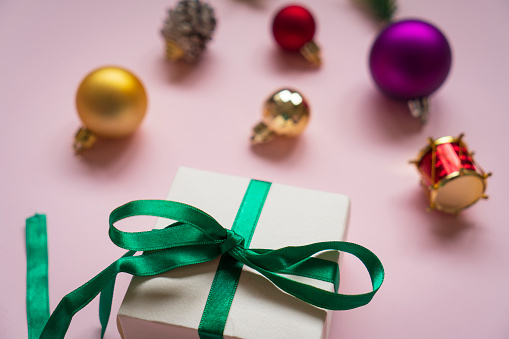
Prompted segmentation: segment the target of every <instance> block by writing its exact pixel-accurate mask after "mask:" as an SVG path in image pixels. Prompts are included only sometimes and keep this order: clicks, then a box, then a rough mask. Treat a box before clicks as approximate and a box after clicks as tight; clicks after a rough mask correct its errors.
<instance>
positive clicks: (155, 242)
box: [26, 200, 384, 339]
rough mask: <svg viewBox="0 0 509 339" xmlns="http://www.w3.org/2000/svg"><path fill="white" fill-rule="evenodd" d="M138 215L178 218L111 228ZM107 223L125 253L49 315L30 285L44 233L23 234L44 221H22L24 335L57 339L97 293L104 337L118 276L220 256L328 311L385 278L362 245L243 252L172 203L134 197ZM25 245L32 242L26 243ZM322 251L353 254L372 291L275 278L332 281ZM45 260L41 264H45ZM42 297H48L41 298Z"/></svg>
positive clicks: (224, 233) (196, 214) (200, 216)
mask: <svg viewBox="0 0 509 339" xmlns="http://www.w3.org/2000/svg"><path fill="white" fill-rule="evenodd" d="M142 215H143V216H155V217H161V218H167V219H172V220H176V221H177V222H176V223H174V224H172V225H169V226H168V227H166V228H164V229H155V230H151V231H147V232H122V231H120V230H119V229H117V228H116V227H115V226H114V224H115V223H116V222H117V221H120V220H122V219H125V218H128V217H132V216H142ZM109 224H110V227H109V236H110V239H111V240H112V242H113V243H114V244H116V245H117V246H119V247H121V248H124V249H127V250H129V252H127V253H126V254H125V255H124V256H122V257H121V258H120V259H118V260H116V261H115V262H113V263H112V264H111V265H110V266H108V267H107V268H106V269H104V270H103V271H102V272H100V273H99V274H98V275H96V276H95V277H94V278H92V279H91V280H89V281H88V282H87V283H85V284H84V285H82V286H80V287H79V288H77V289H76V290H74V291H72V292H70V293H69V294H67V295H66V296H65V297H64V298H62V300H61V301H60V303H59V304H58V306H57V307H56V308H55V310H54V311H53V313H52V314H51V316H49V317H48V313H49V312H47V311H45V309H44V305H47V284H46V285H45V286H44V287H43V286H42V285H41V286H36V285H37V284H38V282H39V281H41V280H44V279H45V280H46V281H47V276H46V278H44V277H43V278H40V276H41V275H39V274H37V275H34V274H33V272H36V271H39V270H41V271H46V272H47V259H44V258H47V253H44V250H40V248H42V247H44V248H45V247H46V239H45V238H46V237H45V234H44V237H43V238H44V239H43V240H41V241H32V240H33V239H29V238H32V235H33V234H34V233H35V234H38V232H39V230H40V229H44V230H45V228H46V220H45V218H44V217H42V216H41V215H36V216H34V217H32V218H29V219H28V220H27V225H26V226H27V262H28V263H29V264H28V265H27V322H28V328H29V339H32V338H44V339H55V338H63V337H64V336H65V333H66V332H67V329H68V327H69V325H70V323H71V320H72V317H73V315H74V314H75V313H76V312H78V311H79V310H81V309H82V308H83V307H85V306H86V305H87V304H88V303H90V301H92V300H93V299H94V298H95V297H96V296H97V295H98V294H99V293H101V291H102V295H101V300H100V307H99V318H100V321H101V325H102V334H104V331H105V329H106V325H107V321H108V318H109V315H110V312H111V299H112V295H113V286H114V283H115V278H116V276H117V274H118V273H120V272H125V273H128V274H131V275H135V276H153V275H157V274H160V273H163V272H167V271H169V270H172V269H174V268H178V267H182V266H186V265H192V264H197V263H203V262H208V261H211V260H214V259H215V258H217V257H219V256H220V255H223V254H228V255H229V256H231V257H232V258H233V259H235V261H237V262H239V263H242V264H244V265H247V266H249V267H251V268H252V269H254V270H256V271H258V272H259V273H261V274H262V275H264V276H265V277H266V278H267V279H269V280H270V281H271V282H272V283H274V284H275V285H276V286H277V287H279V288H280V289H281V290H283V291H285V292H286V293H288V294H290V295H292V296H294V297H296V298H298V299H300V300H303V301H305V302H307V303H309V304H311V305H314V306H317V307H320V308H325V309H330V310H347V309H352V308H356V307H359V306H363V305H366V304H367V303H369V302H370V301H371V299H372V298H373V296H374V295H375V293H376V292H377V291H378V289H379V288H380V286H381V284H382V282H383V279H384V270H383V266H382V263H381V262H380V260H379V259H378V257H377V256H376V255H375V254H373V253H372V252H371V251H369V250H368V249H366V248H364V247H362V246H360V245H357V244H353V243H349V242H341V241H329V242H319V243H313V244H309V245H305V246H289V247H283V248H281V249H277V250H271V249H247V248H245V239H244V238H243V237H242V236H240V235H238V234H237V233H236V232H234V231H231V230H228V229H225V228H223V227H222V226H221V225H220V224H219V223H218V222H217V221H216V220H215V219H214V218H212V217H211V216H210V215H208V214H207V213H205V212H203V211H201V210H199V209H197V208H195V207H193V206H189V205H186V204H182V203H179V202H175V201H164V200H138V201H132V202H129V203H127V204H125V205H123V206H120V207H118V208H116V209H115V210H113V212H111V214H110V223H109ZM310 226H311V225H310ZM44 233H45V232H44ZM39 234H41V233H39ZM28 243H30V244H31V245H30V248H29V246H28ZM33 246H34V247H33ZM328 250H337V251H343V252H347V253H351V254H353V255H354V256H356V257H357V258H359V259H360V260H361V262H362V263H363V264H364V265H365V266H366V268H367V270H368V272H369V275H370V278H371V283H372V286H373V290H372V291H371V292H368V293H364V294H357V295H343V294H337V293H333V292H329V291H325V290H322V289H319V288H316V287H313V286H310V285H306V284H303V283H300V282H297V281H295V280H292V279H289V278H286V277H284V276H282V275H281V274H292V275H297V276H304V277H310V278H313V279H319V280H323V281H335V280H336V272H337V270H338V268H337V264H336V263H333V262H331V261H327V260H321V259H317V258H313V257H312V256H313V255H315V254H316V253H319V252H323V251H328ZM138 251H143V253H142V254H140V255H136V256H135V255H134V254H135V253H136V252H138ZM41 256H42V257H44V258H42V257H41ZM37 257H39V258H37ZM45 260H46V261H45ZM37 262H39V263H42V265H41V266H38V264H36V266H38V267H34V263H37ZM45 262H46V264H44V263H45ZM39 272H40V271H39ZM46 274H47V273H46ZM42 276H44V274H43V275H42ZM39 288H43V289H45V293H46V294H45V293H44V292H38V289H39ZM37 293H42V294H39V297H38V300H37V301H34V300H32V299H31V298H29V296H33V295H37ZM42 299H45V300H46V301H45V302H40V301H41V300H42Z"/></svg>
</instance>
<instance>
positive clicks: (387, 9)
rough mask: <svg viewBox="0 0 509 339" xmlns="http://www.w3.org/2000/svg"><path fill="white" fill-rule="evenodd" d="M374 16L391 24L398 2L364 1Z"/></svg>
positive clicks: (384, 0)
mask: <svg viewBox="0 0 509 339" xmlns="http://www.w3.org/2000/svg"><path fill="white" fill-rule="evenodd" d="M362 2H363V3H364V4H365V5H366V7H368V9H369V10H370V11H371V12H372V14H373V15H374V16H375V17H376V18H377V19H378V20H380V21H384V22H389V21H391V20H392V17H393V16H394V13H395V12H396V9H397V6H396V0H362Z"/></svg>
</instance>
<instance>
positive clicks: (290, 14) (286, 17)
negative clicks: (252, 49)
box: [272, 5, 316, 51]
mask: <svg viewBox="0 0 509 339" xmlns="http://www.w3.org/2000/svg"><path fill="white" fill-rule="evenodd" d="M315 29H316V25H315V19H314V18H313V15H311V13H310V12H309V11H308V10H307V9H305V8H304V7H301V6H296V5H292V6H287V7H285V8H283V9H281V10H280V11H279V12H278V13H277V14H276V16H275V17H274V21H273V22H272V34H273V35H274V39H276V42H277V43H278V45H279V46H281V48H282V49H284V50H287V51H298V50H300V49H301V48H302V46H304V45H305V44H306V43H308V42H310V41H311V40H312V39H313V37H314V35H315Z"/></svg>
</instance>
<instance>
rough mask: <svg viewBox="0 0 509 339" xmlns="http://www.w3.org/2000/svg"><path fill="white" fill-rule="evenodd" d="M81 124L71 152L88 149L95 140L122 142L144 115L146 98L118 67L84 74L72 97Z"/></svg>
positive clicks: (134, 80)
mask: <svg viewBox="0 0 509 339" xmlns="http://www.w3.org/2000/svg"><path fill="white" fill-rule="evenodd" d="M76 108H77V111H78V115H79V117H80V119H81V121H82V122H83V125H84V126H82V127H80V129H79V130H78V132H77V133H76V135H75V138H74V145H73V147H74V151H75V152H76V153H79V152H81V151H83V150H85V149H87V148H90V147H91V146H92V145H93V144H94V142H95V141H96V139H97V137H102V138H122V137H126V136H128V135H130V134H132V133H133V132H134V131H135V130H136V129H137V128H138V126H139V125H140V124H141V122H142V120H143V117H144V116H145V112H146V111H147V94H146V92H145V89H144V87H143V85H142V84H141V82H140V80H138V78H137V77H136V76H135V75H134V74H132V73H131V72H129V71H127V70H125V69H123V68H119V67H101V68H98V69H96V70H94V71H92V72H91V73H90V74H88V75H87V76H86V77H85V78H84V79H83V81H82V82H81V84H80V86H79V88H78V92H77V93H76Z"/></svg>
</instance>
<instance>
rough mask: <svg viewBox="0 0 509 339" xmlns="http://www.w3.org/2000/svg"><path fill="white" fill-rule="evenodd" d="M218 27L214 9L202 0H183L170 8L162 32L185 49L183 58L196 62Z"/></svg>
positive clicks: (168, 39)
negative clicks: (173, 7)
mask: <svg viewBox="0 0 509 339" xmlns="http://www.w3.org/2000/svg"><path fill="white" fill-rule="evenodd" d="M215 27H216V18H215V17H214V10H213V9H212V7H210V6H209V5H208V4H206V3H203V2H201V1H200V0H181V1H179V2H178V4H177V6H176V7H175V9H170V10H168V18H167V19H166V20H165V21H164V26H163V29H162V30H161V33H162V35H163V37H164V38H165V39H166V40H167V41H171V42H174V43H175V44H177V45H178V47H180V49H182V51H183V58H184V59H185V60H186V61H188V62H195V61H196V60H198V58H199V57H200V54H201V53H202V51H203V50H204V49H205V45H206V43H207V41H208V40H210V39H211V38H212V33H213V32H214V28H215Z"/></svg>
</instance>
